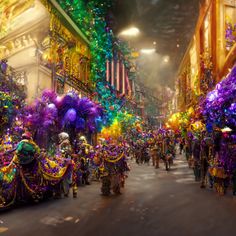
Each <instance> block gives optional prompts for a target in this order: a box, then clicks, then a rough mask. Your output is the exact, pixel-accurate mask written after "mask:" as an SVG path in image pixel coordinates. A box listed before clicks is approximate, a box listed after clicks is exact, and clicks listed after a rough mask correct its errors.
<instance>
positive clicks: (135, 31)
mask: <svg viewBox="0 0 236 236" xmlns="http://www.w3.org/2000/svg"><path fill="white" fill-rule="evenodd" d="M139 33H140V30H139V29H138V28H136V27H131V28H129V29H126V30H123V31H121V32H120V33H119V36H130V37H133V36H134V37H135V36H138V35H139Z"/></svg>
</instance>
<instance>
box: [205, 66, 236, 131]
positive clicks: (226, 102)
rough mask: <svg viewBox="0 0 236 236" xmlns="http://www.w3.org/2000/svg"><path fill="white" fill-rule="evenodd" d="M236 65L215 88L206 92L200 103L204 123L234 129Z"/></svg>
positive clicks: (235, 121)
mask: <svg viewBox="0 0 236 236" xmlns="http://www.w3.org/2000/svg"><path fill="white" fill-rule="evenodd" d="M235 103H236V65H235V66H234V67H233V69H232V71H231V72H230V74H229V75H228V76H227V78H226V79H224V80H222V81H221V82H220V83H219V84H218V85H217V86H216V88H215V90H213V91H211V92H210V93H208V95H207V97H206V100H205V101H204V102H203V103H202V106H203V112H202V114H203V116H204V118H205V120H206V123H208V124H209V123H211V124H212V125H215V126H217V127H220V128H223V127H225V126H229V127H230V128H231V129H233V130H235V129H236V120H235V119H236V118H235V112H236V111H235Z"/></svg>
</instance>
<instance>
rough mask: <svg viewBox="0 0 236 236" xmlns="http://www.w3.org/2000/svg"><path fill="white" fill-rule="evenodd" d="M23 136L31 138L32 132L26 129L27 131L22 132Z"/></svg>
mask: <svg viewBox="0 0 236 236" xmlns="http://www.w3.org/2000/svg"><path fill="white" fill-rule="evenodd" d="M22 138H26V139H31V138H32V134H31V133H30V132H29V131H26V132H25V133H23V134H22Z"/></svg>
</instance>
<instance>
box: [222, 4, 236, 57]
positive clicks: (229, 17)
mask: <svg viewBox="0 0 236 236" xmlns="http://www.w3.org/2000/svg"><path fill="white" fill-rule="evenodd" d="M224 25H225V50H226V53H227V52H229V51H230V49H231V48H232V47H233V46H234V44H235V43H236V0H228V1H225V9H224Z"/></svg>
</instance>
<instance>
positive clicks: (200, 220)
mask: <svg viewBox="0 0 236 236" xmlns="http://www.w3.org/2000/svg"><path fill="white" fill-rule="evenodd" d="M131 166H132V170H131V172H130V174H129V178H128V179H127V181H126V187H125V189H124V190H123V193H122V194H121V195H119V196H111V197H103V196H101V195H100V184H99V183H97V182H93V183H92V184H91V185H90V186H86V187H81V188H80V189H79V194H78V198H77V199H73V198H72V197H69V198H68V199H65V198H64V199H60V200H50V201H47V202H43V203H40V204H36V205H30V206H23V207H19V208H17V209H12V210H10V211H7V212H3V213H1V216H0V220H1V224H0V233H2V235H8V236H30V235H32V236H39V235H40V236H42V235H43V236H52V235H57V236H69V235H70V236H74V235H79V236H91V235H96V236H110V235H111V236H127V235H137V236H154V235H158V236H165V235H168V236H172V235H173V236H174V235H178V236H181V235H183V236H192V235H198V236H199V235H201V236H204V235H214V236H218V235H219V236H223V235H225V236H227V235H233V234H234V233H235V222H236V214H235V212H236V198H233V196H232V194H231V193H229V194H228V195H227V196H223V197H222V196H219V195H217V194H216V193H215V191H213V190H210V189H208V188H207V189H200V187H199V184H198V183H195V182H194V179H193V175H192V170H190V169H189V168H188V167H187V163H186V161H185V160H184V158H183V157H181V156H178V157H177V159H176V160H175V164H174V166H172V170H171V171H169V172H166V171H165V170H164V165H163V164H162V163H161V168H160V169H158V170H156V169H154V168H153V167H152V166H151V165H150V166H147V165H140V166H137V165H136V164H135V163H134V162H132V163H131Z"/></svg>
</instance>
